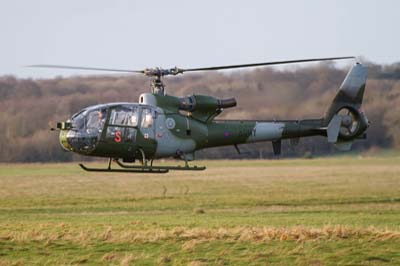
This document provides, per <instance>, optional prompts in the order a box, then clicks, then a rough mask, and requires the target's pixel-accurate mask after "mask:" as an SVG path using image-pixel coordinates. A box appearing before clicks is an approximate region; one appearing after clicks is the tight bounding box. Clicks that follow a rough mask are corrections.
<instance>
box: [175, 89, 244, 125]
mask: <svg viewBox="0 0 400 266" xmlns="http://www.w3.org/2000/svg"><path fill="white" fill-rule="evenodd" d="M236 104H237V103H236V100H235V98H228V99H218V98H215V97H212V96H207V95H191V96H187V97H182V98H179V109H180V110H183V111H187V112H190V113H191V115H192V116H193V117H194V118H196V119H199V120H202V121H209V120H212V119H213V118H214V117H216V116H217V115H218V114H220V113H221V112H222V110H223V109H225V108H231V107H235V106H236Z"/></svg>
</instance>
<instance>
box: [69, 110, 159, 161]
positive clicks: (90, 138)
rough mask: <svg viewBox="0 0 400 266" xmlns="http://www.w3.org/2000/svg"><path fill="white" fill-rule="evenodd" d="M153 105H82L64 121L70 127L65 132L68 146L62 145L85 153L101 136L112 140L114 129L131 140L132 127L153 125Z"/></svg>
mask: <svg viewBox="0 0 400 266" xmlns="http://www.w3.org/2000/svg"><path fill="white" fill-rule="evenodd" d="M153 109H154V107H152V106H145V105H139V104H129V103H121V104H107V105H96V106H92V107H88V108H85V109H83V110H82V111H80V112H78V113H76V114H75V115H73V116H72V118H71V119H70V120H68V121H67V123H68V124H70V128H68V129H70V130H69V131H68V132H67V133H66V140H67V146H68V147H67V146H66V145H64V144H63V146H64V147H65V148H66V149H68V150H72V151H75V152H83V153H88V152H90V151H92V150H94V148H95V147H96V144H97V143H98V141H99V140H100V139H102V138H104V140H105V141H107V140H114V139H115V136H116V132H122V133H119V134H122V135H124V136H121V137H123V139H124V140H126V141H130V142H134V141H135V136H136V129H135V128H137V127H141V128H150V127H152V126H153V119H154V117H153V114H154V110H153ZM106 126H107V128H105V127H106ZM104 130H106V132H105V134H103V131H104ZM125 135H126V136H125ZM62 143H63V142H62Z"/></svg>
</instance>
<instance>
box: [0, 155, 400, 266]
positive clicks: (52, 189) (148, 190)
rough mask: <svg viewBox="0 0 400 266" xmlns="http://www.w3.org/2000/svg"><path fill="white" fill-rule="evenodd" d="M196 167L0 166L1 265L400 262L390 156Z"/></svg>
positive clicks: (396, 162)
mask: <svg viewBox="0 0 400 266" xmlns="http://www.w3.org/2000/svg"><path fill="white" fill-rule="evenodd" d="M198 164H199V165H203V164H204V165H206V166H208V169H207V170H206V171H203V172H171V173H168V174H165V175H143V174H108V173H101V174H96V173H85V172H82V171H81V170H80V168H79V167H78V166H77V165H76V164H15V165H0V266H3V265H191V266H200V265H246V266H247V265H400V156H399V155H398V154H397V155H396V154H391V155H384V156H376V157H360V156H349V157H340V158H339V157H338V158H324V159H312V160H302V159H295V160H273V161H268V160H265V161H203V162H198ZM91 165H92V166H93V165H96V164H91Z"/></svg>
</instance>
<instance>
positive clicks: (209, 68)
mask: <svg viewBox="0 0 400 266" xmlns="http://www.w3.org/2000/svg"><path fill="white" fill-rule="evenodd" d="M354 58H355V57H354V56H344V57H326V58H312V59H300V60H288V61H275V62H265V63H255V64H243V65H228V66H216V67H201V68H187V69H180V70H181V71H182V72H191V71H207V70H221V69H232V68H244V67H258V66H269V65H283V64H293V63H304V62H316V61H329V60H341V59H354Z"/></svg>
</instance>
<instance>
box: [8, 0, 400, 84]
mask: <svg viewBox="0 0 400 266" xmlns="http://www.w3.org/2000/svg"><path fill="white" fill-rule="evenodd" d="M399 10H400V1H397V0H381V1H378V0H376V1H373V0H335V1H322V0H318V1H317V0H296V1H295V0H292V1H289V0H280V1H272V0H271V1H268V0H260V1H256V0H254V1H253V0H247V1H243V0H240V1H236V0H220V1H215V0H201V1H189V0H186V1H184V0H181V1H179V0H167V1H162V0H160V1H158V0H152V1H144V0H142V1H135V0H126V1H123V0H113V1H110V0H68V1H62V0H35V1H29V0H25V1H22V0H0V34H1V38H0V75H8V74H10V75H15V76H18V77H33V78H43V77H55V76H59V75H63V76H68V75H79V74H84V75H87V74H89V73H88V72H86V71H79V70H60V69H50V70H49V69H34V68H26V67H24V66H26V65H32V64H59V65H72V66H93V67H102V68H120V69H143V68H146V67H155V66H160V67H166V68H168V67H174V66H179V67H186V68H190V67H205V66H214V65H226V64H246V63H255V62H265V61H276V60H289V59H302V58H313V57H333V56H348V55H355V56H362V57H364V58H366V59H368V60H370V61H373V62H377V63H385V64H390V63H393V62H398V61H400V34H398V33H399V26H400V23H399V21H398V16H399ZM90 73H93V74H99V72H90Z"/></svg>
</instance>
